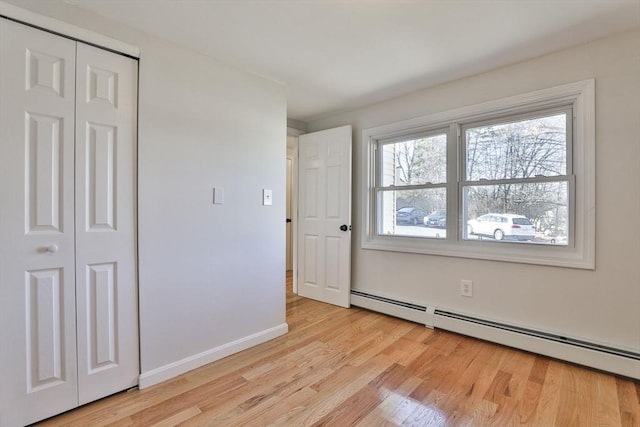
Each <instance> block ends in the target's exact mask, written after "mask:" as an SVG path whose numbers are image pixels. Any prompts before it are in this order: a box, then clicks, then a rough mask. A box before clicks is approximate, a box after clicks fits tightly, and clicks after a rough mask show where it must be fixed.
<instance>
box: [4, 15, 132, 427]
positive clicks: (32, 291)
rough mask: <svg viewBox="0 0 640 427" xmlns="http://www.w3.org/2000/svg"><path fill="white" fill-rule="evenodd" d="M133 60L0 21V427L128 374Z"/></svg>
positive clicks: (91, 394) (107, 387) (103, 392)
mask: <svg viewBox="0 0 640 427" xmlns="http://www.w3.org/2000/svg"><path fill="white" fill-rule="evenodd" d="M136 83H137V61H135V60H133V59H130V58H126V57H123V56H120V55H117V54H114V53H111V52H107V51H104V50H101V49H98V48H95V47H91V46H88V45H84V44H82V43H79V42H75V41H73V40H69V39H66V38H63V37H59V36H56V35H53V34H49V33H47V32H44V31H40V30H37V29H33V28H30V27H27V26H23V25H21V24H18V23H14V22H11V21H8V20H5V19H0V378H1V380H0V425H2V426H14V425H25V424H28V423H32V422H35V421H37V420H41V419H43V418H46V417H49V416H52V415H55V414H57V413H60V412H63V411H66V410H69V409H72V408H74V407H76V406H78V405H81V404H84V403H87V402H90V401H92V400H95V399H98V398H100V397H104V396H107V395H109V394H112V393H115V392H118V391H120V390H123V389H126V388H129V387H132V386H134V385H136V384H137V380H138V374H139V368H138V322H137V285H136V267H135V266H136V264H135V262H136V258H135V197H136V194H135V170H136V169H135V165H136V159H135V147H136V130H135V123H136V96H137V95H136V92H137V89H136Z"/></svg>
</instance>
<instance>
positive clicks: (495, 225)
mask: <svg viewBox="0 0 640 427" xmlns="http://www.w3.org/2000/svg"><path fill="white" fill-rule="evenodd" d="M467 232H468V234H477V235H480V236H490V237H493V238H494V239H496V240H503V239H513V240H533V239H534V237H535V236H536V230H535V227H534V226H533V224H531V221H529V218H527V217H526V216H522V215H513V214H494V213H489V214H486V215H482V216H480V217H478V218H476V219H472V220H470V221H469V222H468V223H467Z"/></svg>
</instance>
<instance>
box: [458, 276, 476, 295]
mask: <svg viewBox="0 0 640 427" xmlns="http://www.w3.org/2000/svg"><path fill="white" fill-rule="evenodd" d="M460 295H462V296H463V297H469V298H471V297H472V296H473V282H472V281H471V280H461V281H460Z"/></svg>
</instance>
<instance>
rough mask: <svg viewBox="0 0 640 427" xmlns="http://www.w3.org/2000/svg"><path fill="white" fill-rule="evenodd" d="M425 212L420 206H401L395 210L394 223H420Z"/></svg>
mask: <svg viewBox="0 0 640 427" xmlns="http://www.w3.org/2000/svg"><path fill="white" fill-rule="evenodd" d="M426 214H427V213H426V212H425V211H423V210H422V209H420V208H401V209H398V210H397V211H396V224H413V225H417V224H422V222H423V221H424V216H425V215H426Z"/></svg>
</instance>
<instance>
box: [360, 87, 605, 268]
mask: <svg viewBox="0 0 640 427" xmlns="http://www.w3.org/2000/svg"><path fill="white" fill-rule="evenodd" d="M594 128H595V125H594V82H593V80H589V81H583V82H577V83H572V84H568V85H565V86H561V87H557V88H551V89H547V90H542V91H538V92H534V93H529V94H525V95H519V96H515V97H511V98H507V99H501V100H497V101H492V102H489V103H485V104H482V105H477V106H471V107H466V108H462V109H458V110H454V111H448V112H444V113H439V114H435V115H432V116H427V117H420V118H416V119H412V120H408V121H405V122H400V123H392V124H390V125H385V126H380V127H377V128H372V129H366V130H364V131H363V142H364V143H365V148H366V155H365V156H364V165H363V167H364V169H363V170H364V171H365V176H363V190H364V192H363V196H364V197H363V202H364V205H363V206H364V207H365V208H364V209H363V218H362V219H363V224H364V227H362V230H363V231H362V238H361V242H362V247H363V248H364V249H383V250H394V251H405V252H418V253H428V254H436V255H448V256H460V257H470V258H482V259H494V260H502V261H513V262H525V263H535V264H544V265H559V266H567V267H576V268H594V262H595V260H594V233H595V212H594V210H595V203H594V200H595V197H594V193H595V170H594V167H595V161H594V156H595V142H594Z"/></svg>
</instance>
